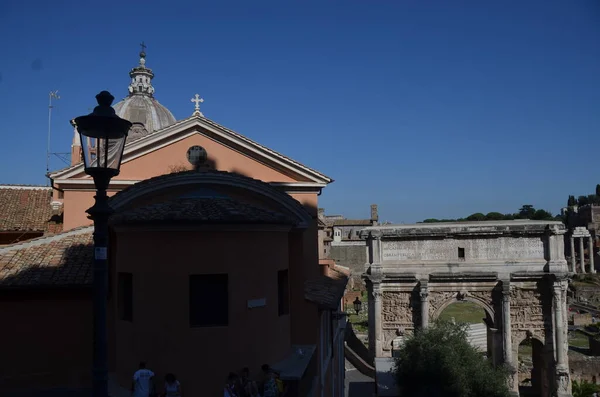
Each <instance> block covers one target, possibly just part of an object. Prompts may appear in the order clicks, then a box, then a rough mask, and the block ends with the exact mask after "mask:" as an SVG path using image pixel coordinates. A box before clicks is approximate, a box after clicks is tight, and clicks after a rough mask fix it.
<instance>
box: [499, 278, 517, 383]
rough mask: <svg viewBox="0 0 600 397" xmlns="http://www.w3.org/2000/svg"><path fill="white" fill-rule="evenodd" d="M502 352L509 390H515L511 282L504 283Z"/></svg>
mask: <svg viewBox="0 0 600 397" xmlns="http://www.w3.org/2000/svg"><path fill="white" fill-rule="evenodd" d="M502 284H503V285H502V354H503V359H504V364H505V365H506V366H507V368H508V370H509V373H510V376H509V385H508V388H509V390H511V391H513V390H515V387H516V386H515V384H516V385H517V386H518V382H517V379H516V377H517V370H516V366H515V365H514V363H513V346H512V327H511V323H510V282H508V281H504V282H503V283H502Z"/></svg>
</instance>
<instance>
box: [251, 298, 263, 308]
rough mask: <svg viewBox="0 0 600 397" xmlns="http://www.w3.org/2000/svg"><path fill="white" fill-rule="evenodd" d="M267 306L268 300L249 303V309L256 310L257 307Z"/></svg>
mask: <svg viewBox="0 0 600 397" xmlns="http://www.w3.org/2000/svg"><path fill="white" fill-rule="evenodd" d="M266 305H267V298H260V299H250V300H249V301H248V309H254V308H257V307H265V306H266Z"/></svg>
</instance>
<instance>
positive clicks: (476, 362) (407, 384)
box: [395, 322, 509, 397]
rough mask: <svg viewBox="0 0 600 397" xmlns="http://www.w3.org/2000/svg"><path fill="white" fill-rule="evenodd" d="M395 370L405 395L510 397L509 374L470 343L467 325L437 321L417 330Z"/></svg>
mask: <svg viewBox="0 0 600 397" xmlns="http://www.w3.org/2000/svg"><path fill="white" fill-rule="evenodd" d="M395 371H396V379H397V382H398V385H399V386H400V389H401V391H402V395H404V396H427V397H442V396H443V397H481V396H486V397H507V396H509V391H508V384H507V380H508V372H507V371H506V370H505V369H504V368H503V367H497V368H494V367H493V366H492V364H491V363H490V361H489V360H487V359H485V358H484V357H483V356H482V355H481V353H480V352H478V351H477V350H476V349H475V348H473V347H472V346H471V345H470V344H469V342H468V341H467V325H465V324H452V323H450V322H436V323H435V324H433V325H432V326H430V327H429V328H428V329H427V330H424V331H416V333H415V335H414V336H412V337H410V338H408V339H407V340H406V343H405V344H404V346H403V347H402V348H401V349H400V351H399V352H398V358H397V359H396V367H395Z"/></svg>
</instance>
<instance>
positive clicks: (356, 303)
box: [352, 296, 362, 316]
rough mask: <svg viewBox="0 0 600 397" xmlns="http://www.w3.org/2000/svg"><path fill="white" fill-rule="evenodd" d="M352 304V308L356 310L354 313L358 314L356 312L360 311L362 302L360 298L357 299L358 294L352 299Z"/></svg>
mask: <svg viewBox="0 0 600 397" xmlns="http://www.w3.org/2000/svg"><path fill="white" fill-rule="evenodd" d="M352 304H353V305H354V310H355V311H356V315H357V316H358V313H360V309H361V307H362V302H361V301H360V299H358V296H357V297H356V299H354V302H352Z"/></svg>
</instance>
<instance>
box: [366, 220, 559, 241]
mask: <svg viewBox="0 0 600 397" xmlns="http://www.w3.org/2000/svg"><path fill="white" fill-rule="evenodd" d="M565 232H566V230H565V226H564V225H563V223H562V222H558V221H502V222H464V223H462V222H461V223H436V224H416V225H391V226H371V227H367V228H365V229H363V230H361V232H360V236H361V238H364V239H367V238H378V237H379V236H380V238H382V239H405V238H407V239H411V238H432V237H433V238H450V237H457V238H460V237H465V238H466V237H471V238H472V237H476V236H481V237H484V238H485V237H501V236H541V235H546V234H564V233H565Z"/></svg>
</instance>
